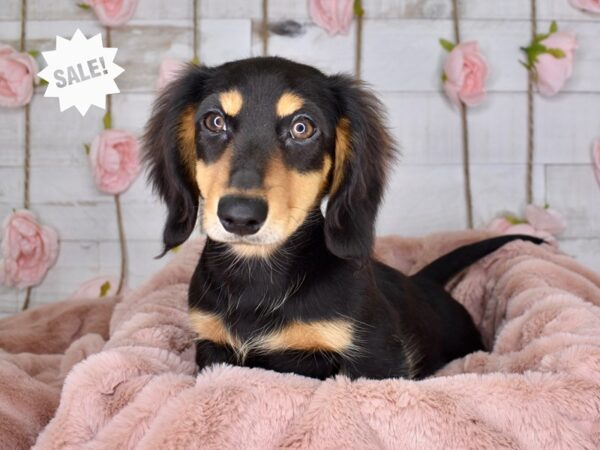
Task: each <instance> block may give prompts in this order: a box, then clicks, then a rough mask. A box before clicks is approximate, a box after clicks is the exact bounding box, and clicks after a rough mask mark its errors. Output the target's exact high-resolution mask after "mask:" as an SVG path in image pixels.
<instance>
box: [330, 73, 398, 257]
mask: <svg viewBox="0 0 600 450" xmlns="http://www.w3.org/2000/svg"><path fill="white" fill-rule="evenodd" d="M330 82H331V90H332V92H333V94H334V96H335V98H336V102H337V110H338V111H337V114H338V122H337V127H336V140H335V155H334V160H335V161H334V165H333V175H332V179H331V187H330V191H329V202H328V205H327V212H326V218H325V239H326V243H327V247H328V248H329V250H330V251H331V252H332V253H333V254H335V255H337V256H339V257H340V258H344V259H353V260H358V261H360V262H362V261H365V260H366V259H367V258H369V257H370V255H371V249H372V246H373V239H374V226H375V219H376V216H377V210H378V209H379V204H380V203H381V199H382V196H383V192H384V188H385V183H386V178H387V177H386V175H387V171H388V167H389V165H390V163H391V162H392V160H393V159H394V154H395V145H394V141H393V139H392V137H391V136H390V134H389V132H388V130H387V129H386V127H385V125H384V123H383V121H384V113H383V109H382V105H381V103H380V102H379V100H377V98H376V97H375V96H374V95H373V94H372V93H371V92H370V91H369V90H367V89H366V88H365V87H364V86H363V84H362V83H361V82H359V81H356V80H354V79H353V78H350V77H348V76H344V75H336V76H333V77H331V78H330Z"/></svg>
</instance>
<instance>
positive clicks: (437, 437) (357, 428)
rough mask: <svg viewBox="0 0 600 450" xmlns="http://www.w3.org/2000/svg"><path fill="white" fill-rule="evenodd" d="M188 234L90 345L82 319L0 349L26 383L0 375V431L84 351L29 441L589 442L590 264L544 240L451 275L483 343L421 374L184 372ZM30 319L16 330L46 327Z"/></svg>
mask: <svg viewBox="0 0 600 450" xmlns="http://www.w3.org/2000/svg"><path fill="white" fill-rule="evenodd" d="M486 236H487V234H485V233H480V232H461V233H444V234H438V235H432V236H429V237H426V238H424V239H400V238H395V237H389V238H382V239H380V240H379V241H378V243H377V253H378V255H379V257H380V258H381V259H382V260H384V261H386V262H387V263H388V264H390V265H393V266H395V267H397V268H398V269H400V270H402V271H404V272H407V273H410V272H414V271H416V270H417V269H418V268H419V267H421V266H423V265H425V264H426V263H427V262H428V261H430V260H432V259H434V258H435V257H437V256H439V255H440V254H442V253H445V252H447V251H449V250H451V249H453V248H455V247H457V246H459V245H462V244H464V243H468V242H472V241H474V240H478V239H481V238H483V237H486ZM201 248H202V242H201V241H199V240H198V241H194V242H192V243H191V244H190V245H188V246H187V248H185V249H184V250H182V251H181V252H180V254H178V255H177V257H176V258H175V259H174V260H173V261H172V262H171V263H169V264H168V266H167V267H166V268H165V269H163V270H162V271H161V272H159V273H157V274H156V275H155V276H154V277H153V278H152V279H150V280H149V281H148V282H147V283H146V284H145V285H144V286H142V287H141V288H140V289H138V290H136V291H134V292H132V293H131V294H129V295H127V296H126V297H125V298H124V299H123V300H122V301H121V302H119V303H118V304H117V305H116V306H115V308H114V312H113V313H112V317H111V322H110V333H109V338H108V341H107V342H106V343H105V344H104V345H103V346H102V345H101V343H102V342H103V340H102V339H103V338H102V334H103V332H102V330H96V331H92V333H93V334H84V335H81V333H79V332H78V333H74V334H73V338H74V339H75V341H74V342H73V343H72V344H71V346H70V347H66V346H63V347H64V348H65V349H66V350H64V349H61V348H60V346H58V347H59V348H58V350H56V351H57V352H59V353H58V354H56V355H51V356H48V355H28V354H23V353H21V354H9V353H4V354H0V358H2V359H1V362H0V369H2V370H4V369H6V368H7V367H10V368H11V371H12V372H11V373H10V374H8V375H7V376H11V377H15V376H18V374H19V371H20V372H21V373H22V374H23V375H22V378H23V377H27V382H28V383H29V384H28V385H27V386H26V388H27V390H26V392H27V393H28V395H27V396H26V398H24V399H23V400H22V401H21V398H20V395H18V394H19V392H18V391H17V390H18V389H23V387H22V385H23V384H27V383H23V382H22V383H20V384H19V383H17V384H18V386H17V387H14V388H13V390H12V391H11V393H10V395H7V394H6V391H5V390H10V389H11V383H10V380H9V379H6V380H4V379H3V380H2V384H1V385H0V404H1V405H2V408H0V442H3V443H6V442H13V441H10V440H9V441H7V440H6V439H5V437H6V438H7V439H12V438H14V436H15V435H16V436H18V437H19V438H20V439H21V440H20V441H19V442H17V444H18V445H20V444H22V443H26V442H27V441H28V439H29V440H30V441H29V443H33V442H34V441H35V435H36V434H37V432H38V431H39V430H40V429H41V427H42V426H43V423H44V420H47V419H48V418H49V415H50V414H51V411H52V408H53V405H54V404H55V403H56V400H57V398H56V397H53V392H54V395H58V392H55V391H52V386H56V385H60V383H61V381H62V378H61V377H62V376H64V373H66V371H68V368H70V366H72V365H73V364H74V363H75V362H76V361H77V360H79V359H82V358H84V357H85V356H87V355H88V354H90V353H93V352H94V351H98V353H97V354H94V355H92V356H89V357H87V359H86V360H85V361H83V362H81V363H79V364H76V365H75V366H74V367H73V368H72V369H71V370H70V371H69V372H68V375H67V377H66V379H65V380H64V386H63V389H62V393H61V395H60V403H59V405H58V409H57V410H56V413H55V415H54V418H53V419H52V420H51V421H50V423H49V424H48V425H47V426H46V428H45V429H44V430H43V431H42V432H41V434H40V435H39V437H38V438H37V442H36V444H35V447H34V448H35V449H65V448H66V449H108V448H119V449H125V448H137V449H157V448H160V449H169V448H214V449H227V448H236V449H237V448H256V449H265V448H308V447H310V448H365V449H366V448H369V449H372V448H390V449H392V448H415V449H417V448H418V449H423V448H440V449H442V448H444V449H446V448H477V449H483V448H529V449H536V450H537V449H541V448H543V449H553V448H578V449H596V448H598V447H599V446H600V308H598V305H600V276H598V275H597V274H595V273H593V272H591V271H589V270H586V269H585V268H583V267H581V266H580V265H578V264H577V263H576V262H575V261H573V260H572V259H571V258H569V257H567V256H565V255H562V254H560V253H559V252H557V251H556V250H554V249H553V248H551V247H548V246H544V247H537V246H534V245H531V244H527V243H523V242H515V243H512V244H509V245H507V246H505V247H504V248H502V249H501V250H499V251H497V252H496V253H494V254H493V255H490V256H488V257H487V258H485V259H484V260H482V261H480V262H479V263H478V264H476V265H474V266H473V267H472V268H471V269H470V270H469V271H468V272H467V273H466V274H463V275H462V276H461V277H459V278H457V279H455V280H453V282H452V283H451V286H449V288H450V289H451V291H452V293H453V295H454V296H455V298H457V299H459V300H460V301H461V302H462V303H463V304H464V305H465V306H466V307H467V309H468V310H469V311H470V312H471V314H472V315H473V317H474V319H475V322H476V323H477V324H478V325H479V327H480V329H481V331H482V333H483V335H484V339H485V341H486V344H487V345H488V347H489V348H490V352H479V353H476V354H472V355H468V356H467V357H465V358H462V359H460V360H456V361H453V362H452V363H450V364H449V365H447V366H446V367H444V368H443V369H442V370H441V371H440V372H438V373H437V374H436V376H435V377H432V378H429V379H426V380H423V381H409V380H401V379H390V380H385V381H372V380H363V379H360V380H357V381H355V382H350V381H349V380H348V379H347V378H345V377H341V376H340V377H336V378H334V379H328V380H326V381H319V380H314V379H309V378H303V377H300V376H296V375H291V374H278V373H275V372H270V371H265V370H260V369H248V368H240V367H231V366H215V367H211V368H208V369H206V370H204V371H202V372H201V373H200V374H196V373H195V366H194V362H193V361H194V358H193V356H194V350H193V346H192V345H191V342H192V339H193V337H194V336H193V333H192V332H191V331H190V329H189V326H188V322H187V320H188V319H187V312H186V309H187V306H186V294H187V284H188V281H189V279H190V276H191V273H192V271H193V269H194V268H195V266H196V262H197V259H198V257H199V252H200V251H201ZM104 301H105V300H94V301H93V302H95V303H94V304H101V303H102V302H104ZM89 302H92V300H89ZM67 304H68V305H72V303H67ZM79 307H81V305H79ZM47 308H48V307H47ZM62 308H65V306H64V305H62ZM26 314H31V313H26ZM86 314H89V312H88V313H86ZM12 320H13V321H14V320H16V319H12ZM20 320H22V321H24V319H20ZM37 320H38V321H40V320H42V318H40V317H38V318H37ZM84 322H85V320H83V319H82V323H84ZM9 324H10V322H6V321H4V322H0V346H5V342H8V341H10V339H8V338H7V336H6V334H7V333H8V334H10V330H8V332H7V333H5V335H4V336H3V334H2V330H3V325H4V327H7V326H8V325H9ZM83 326H84V325H82V327H83ZM100 328H101V327H100ZM39 330H41V331H39ZM44 330H45V328H44V327H38V331H36V330H32V331H31V336H29V337H31V338H32V339H34V336H35V333H36V332H38V333H42V334H38V338H39V337H40V336H42V337H43V336H46V335H44V334H43V333H44V332H46V333H47V330H46V331H44ZM72 331H73V330H71V332H72ZM79 336H80V337H79ZM63 340H64V338H63ZM99 342H100V343H99ZM100 348H101V350H100ZM9 351H10V349H9ZM19 351H23V349H22V348H21V349H19ZM63 351H64V355H63V354H62V352H63ZM43 357H45V358H50V357H53V358H55V360H52V361H50V362H49V364H50V363H51V364H50V365H51V366H52V367H55V370H51V371H50V372H49V373H46V375H45V376H44V377H42V378H41V379H40V378H39V376H38V377H37V378H36V374H37V373H38V372H39V371H40V369H39V366H43V365H44V364H45V363H44V362H42V361H41V360H40V358H43ZM19 358H21V361H20V362H19V363H15V359H19ZM24 361H25V362H24ZM11 364H12V366H11ZM61 364H62V367H63V369H62V370H59V369H56V367H59V368H60V367H61ZM33 366H36V367H37V369H35V370H34V369H33V368H32V367H33ZM13 369H14V370H13ZM21 381H23V380H21ZM38 388H39V399H40V400H39V401H38V398H36V392H37V391H36V389H38ZM44 389H45V390H44ZM6 398H9V399H10V402H11V403H10V405H8V404H7V403H6V400H5V399H6ZM53 402H54V403H53ZM36 407H39V408H40V409H44V414H36V411H35V408H36ZM28 408H29V409H28ZM29 410H31V411H30V412H31V413H33V416H32V417H34V418H35V419H36V420H35V421H32V422H31V423H30V424H29V428H27V429H25V428H23V427H24V426H25V424H24V423H23V421H21V422H19V421H16V422H12V423H13V425H14V427H19V426H20V427H21V428H13V429H12V430H11V433H12V435H5V434H3V433H9V430H8V429H7V423H8V422H7V420H6V418H7V417H8V418H11V417H12V416H10V414H13V416H14V415H15V414H17V415H18V414H20V413H21V412H23V411H29ZM15 411H16V413H15ZM34 422H35V423H34ZM15 433H16V434H15ZM11 436H12V437H11ZM15 439H16V438H15ZM15 442H16V441H15ZM10 448H17V447H15V446H13V447H10Z"/></svg>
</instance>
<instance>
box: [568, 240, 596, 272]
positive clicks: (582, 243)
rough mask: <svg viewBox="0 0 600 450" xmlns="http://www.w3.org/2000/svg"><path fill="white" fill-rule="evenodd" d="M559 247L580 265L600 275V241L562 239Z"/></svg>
mask: <svg viewBox="0 0 600 450" xmlns="http://www.w3.org/2000/svg"><path fill="white" fill-rule="evenodd" d="M559 247H560V249H561V250H562V251H563V252H565V253H566V254H567V255H569V256H572V257H573V258H575V259H576V260H577V261H578V262H579V263H580V264H582V265H584V266H585V267H588V268H590V269H592V270H595V271H596V272H598V273H600V258H598V255H600V239H598V238H596V239H594V238H590V239H560V241H559Z"/></svg>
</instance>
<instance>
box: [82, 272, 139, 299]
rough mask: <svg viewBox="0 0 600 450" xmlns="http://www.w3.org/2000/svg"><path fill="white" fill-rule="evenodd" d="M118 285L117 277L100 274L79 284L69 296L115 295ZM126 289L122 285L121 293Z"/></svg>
mask: <svg viewBox="0 0 600 450" xmlns="http://www.w3.org/2000/svg"><path fill="white" fill-rule="evenodd" d="M118 287H119V277H117V276H107V277H105V276H101V277H96V278H92V279H91V280H88V281H86V282H84V283H82V284H81V286H79V287H78V288H77V289H76V290H75V292H73V294H71V297H70V298H98V297H106V296H109V295H115V294H116V292H117V288H118ZM127 291H128V289H127V288H126V287H123V289H122V290H121V293H122V294H124V293H126V292H127Z"/></svg>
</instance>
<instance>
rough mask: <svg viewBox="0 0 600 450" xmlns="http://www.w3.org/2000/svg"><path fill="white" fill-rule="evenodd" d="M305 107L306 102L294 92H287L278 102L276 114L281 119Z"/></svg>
mask: <svg viewBox="0 0 600 450" xmlns="http://www.w3.org/2000/svg"><path fill="white" fill-rule="evenodd" d="M303 105H304V100H303V99H302V98H301V97H299V96H298V95H296V94H294V93H292V92H285V93H284V94H283V95H282V96H281V97H279V100H277V107H276V112H277V115H278V116H279V117H285V116H289V115H290V114H293V113H295V112H296V111H298V110H299V109H300V108H302V106H303Z"/></svg>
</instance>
